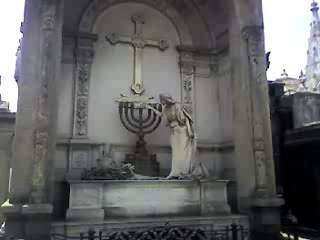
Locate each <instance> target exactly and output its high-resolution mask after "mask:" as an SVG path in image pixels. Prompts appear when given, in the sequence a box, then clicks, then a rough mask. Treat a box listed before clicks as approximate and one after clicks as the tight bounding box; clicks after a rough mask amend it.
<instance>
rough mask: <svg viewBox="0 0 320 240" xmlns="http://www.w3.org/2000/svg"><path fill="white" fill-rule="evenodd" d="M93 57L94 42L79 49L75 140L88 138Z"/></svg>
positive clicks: (77, 56)
mask: <svg viewBox="0 0 320 240" xmlns="http://www.w3.org/2000/svg"><path fill="white" fill-rule="evenodd" d="M79 41H81V40H79ZM87 43H88V42H87ZM93 57H94V51H93V48H92V42H90V44H89V45H85V46H80V47H78V49H77V55H76V58H77V59H76V62H77V64H76V92H75V111H74V129H73V137H75V138H87V136H88V96H89V79H90V71H91V65H92V60H93Z"/></svg>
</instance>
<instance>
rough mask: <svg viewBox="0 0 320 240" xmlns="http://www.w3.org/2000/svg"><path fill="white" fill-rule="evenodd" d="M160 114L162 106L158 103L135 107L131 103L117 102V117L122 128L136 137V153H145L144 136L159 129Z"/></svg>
mask: <svg viewBox="0 0 320 240" xmlns="http://www.w3.org/2000/svg"><path fill="white" fill-rule="evenodd" d="M161 112H162V105H161V104H159V103H146V104H143V105H136V104H135V103H133V102H119V115H120V120H121V122H122V124H123V126H124V127H125V128H126V129H127V130H128V131H130V132H132V133H134V134H137V135H138V141H137V143H136V151H135V152H136V153H147V150H146V142H145V141H144V136H145V135H146V134H150V133H152V132H153V131H155V130H156V129H157V128H158V127H159V125H160V123H161V115H160V114H159V113H161Z"/></svg>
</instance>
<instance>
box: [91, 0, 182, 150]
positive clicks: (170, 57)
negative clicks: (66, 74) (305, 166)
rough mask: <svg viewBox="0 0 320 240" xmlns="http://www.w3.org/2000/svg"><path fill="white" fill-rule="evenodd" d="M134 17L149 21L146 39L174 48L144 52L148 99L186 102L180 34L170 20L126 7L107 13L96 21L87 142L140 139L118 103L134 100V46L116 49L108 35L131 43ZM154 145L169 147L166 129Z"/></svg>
mask: <svg viewBox="0 0 320 240" xmlns="http://www.w3.org/2000/svg"><path fill="white" fill-rule="evenodd" d="M133 15H141V16H143V17H144V18H145V24H143V25H142V36H143V38H144V39H154V40H160V39H164V40H166V41H168V43H169V47H168V48H167V49H166V50H164V51H160V50H159V49H158V48H155V47H144V48H143V50H142V80H143V84H144V87H145V91H144V93H143V95H145V96H152V97H155V99H156V101H159V99H158V95H159V93H170V94H171V95H172V96H174V97H175V98H177V99H178V100H179V101H180V99H181V91H182V88H183V85H182V83H181V75H180V65H179V58H180V56H179V52H177V51H176V46H177V45H180V44H181V39H180V34H179V33H178V32H177V29H176V27H175V26H174V25H173V24H172V22H171V21H170V19H168V18H167V17H166V16H165V15H163V14H162V13H161V12H159V11H158V10H156V9H154V8H153V7H151V6H150V5H146V4H143V3H136V2H123V3H120V4H115V5H112V6H110V7H109V8H106V9H105V10H104V11H103V12H102V13H101V14H100V16H99V17H97V18H96V21H95V24H94V25H93V26H92V29H91V30H92V32H93V33H94V34H97V36H98V40H97V41H96V42H95V43H94V47H93V50H94V52H95V56H94V58H93V60H92V65H91V74H90V80H89V84H88V86H89V93H88V137H89V138H90V139H95V140H97V141H101V142H108V143H114V144H120V145H121V144H122V145H123V144H128V145H134V144H135V140H136V136H134V135H133V134H132V133H130V132H128V131H127V130H126V129H125V128H124V127H123V126H122V124H121V122H120V120H119V114H118V107H117V104H116V99H117V98H119V97H120V94H122V93H123V94H127V95H130V94H131V90H130V88H131V85H132V84H133V79H134V77H133V75H134V48H133V46H132V45H131V44H125V43H117V44H111V43H110V42H109V41H107V40H106V38H105V36H106V35H107V34H112V33H116V34H119V35H120V36H129V37H131V36H132V35H133V34H134V29H135V28H134V23H133V22H132V21H131V17H132V16H133ZM147 141H148V143H149V144H163V145H164V144H166V145H167V144H168V142H169V136H168V130H167V129H165V126H164V124H162V125H161V126H160V128H159V129H158V130H157V131H156V132H154V133H152V134H150V136H148V137H147Z"/></svg>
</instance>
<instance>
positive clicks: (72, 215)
mask: <svg viewBox="0 0 320 240" xmlns="http://www.w3.org/2000/svg"><path fill="white" fill-rule="evenodd" d="M67 219H69V220H91V219H95V220H103V219H104V210H103V209H102V208H100V209H76V210H75V209H68V211H67Z"/></svg>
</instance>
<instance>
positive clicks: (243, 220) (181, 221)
mask: <svg viewBox="0 0 320 240" xmlns="http://www.w3.org/2000/svg"><path fill="white" fill-rule="evenodd" d="M167 224H170V225H171V226H183V227H187V228H202V229H204V230H213V229H222V228H225V227H226V226H230V225H231V224H237V225H242V226H243V227H244V228H245V229H248V228H249V220H248V217H247V216H244V215H228V216H214V217H212V216H211V217H163V218H135V219H110V220H105V221H86V222H79V221H76V222H74V221H69V222H65V221H64V222H55V223H52V225H51V233H52V234H61V235H64V236H68V237H70V236H75V237H79V236H80V233H87V232H88V230H89V229H94V230H95V231H96V232H99V231H100V230H102V231H104V232H105V231H107V232H108V231H110V232H112V231H126V232H128V231H138V230H139V231H140V230H148V229H151V228H153V227H155V226H156V227H161V226H166V225H167Z"/></svg>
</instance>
